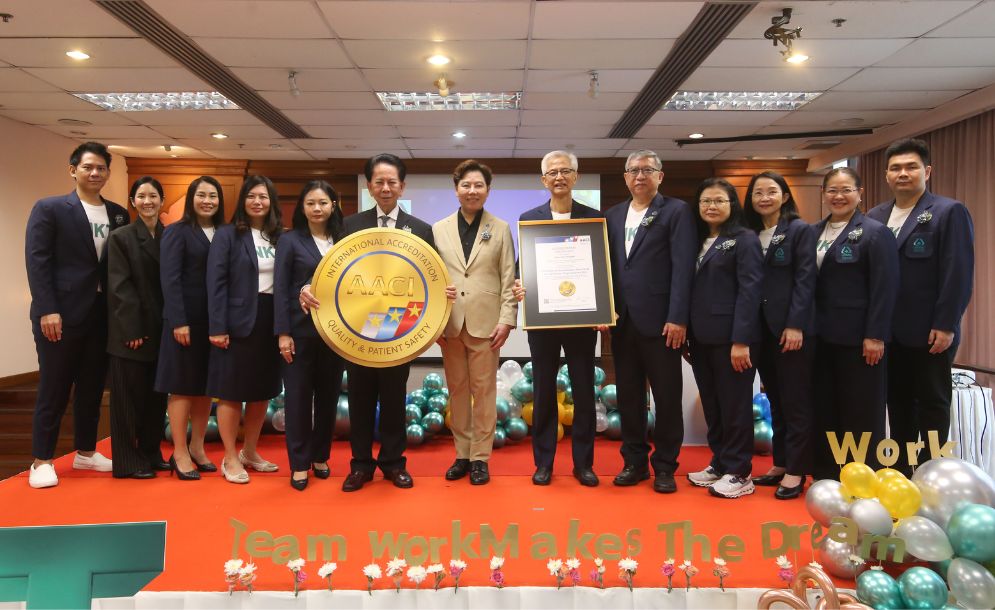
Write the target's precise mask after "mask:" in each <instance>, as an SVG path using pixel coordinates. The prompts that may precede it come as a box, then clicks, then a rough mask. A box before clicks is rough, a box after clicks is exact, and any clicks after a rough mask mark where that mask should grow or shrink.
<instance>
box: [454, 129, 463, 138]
mask: <svg viewBox="0 0 995 610" xmlns="http://www.w3.org/2000/svg"><path fill="white" fill-rule="evenodd" d="M453 137H454V138H459V139H462V138H465V137H466V134H465V133H463V132H462V131H455V132H453Z"/></svg>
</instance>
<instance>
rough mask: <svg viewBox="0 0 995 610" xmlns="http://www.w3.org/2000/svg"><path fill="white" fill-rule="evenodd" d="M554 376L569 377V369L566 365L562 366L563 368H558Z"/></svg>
mask: <svg viewBox="0 0 995 610" xmlns="http://www.w3.org/2000/svg"><path fill="white" fill-rule="evenodd" d="M556 374H557V375H565V376H567V377H569V376H570V367H568V366H567V365H565V364H564V365H563V366H561V367H560V370H558V371H556Z"/></svg>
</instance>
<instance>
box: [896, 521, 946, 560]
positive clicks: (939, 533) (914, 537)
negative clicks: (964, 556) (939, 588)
mask: <svg viewBox="0 0 995 610" xmlns="http://www.w3.org/2000/svg"><path fill="white" fill-rule="evenodd" d="M895 536H896V537H898V538H901V539H902V540H904V541H905V550H906V551H908V552H910V553H912V554H913V555H915V556H916V557H918V558H920V559H925V560H926V561H943V560H944V559H950V558H951V557H953V556H954V549H953V547H952V546H950V541H949V540H948V539H947V534H946V533H945V532H944V531H943V529H942V528H940V526H939V525H937V524H936V523H933V522H932V521H930V520H929V519H927V518H925V517H919V516H912V517H906V518H905V519H902V520H901V521H899V522H898V525H897V526H896V527H895Z"/></svg>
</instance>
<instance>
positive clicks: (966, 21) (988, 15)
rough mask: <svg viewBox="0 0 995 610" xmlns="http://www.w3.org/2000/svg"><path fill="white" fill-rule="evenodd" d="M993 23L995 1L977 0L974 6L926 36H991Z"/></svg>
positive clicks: (994, 18) (994, 21)
mask: <svg viewBox="0 0 995 610" xmlns="http://www.w3.org/2000/svg"><path fill="white" fill-rule="evenodd" d="M993 23H995V2H990V1H989V2H978V3H977V5H976V6H975V7H974V8H971V9H969V10H967V11H965V12H963V13H961V14H960V15H958V16H957V17H955V18H954V19H951V20H950V21H948V22H947V23H945V24H943V25H941V26H940V27H938V28H936V29H935V30H933V31H931V32H929V33H928V34H927V36H942V37H946V36H951V37H961V36H963V37H971V36H991V35H992V24H993Z"/></svg>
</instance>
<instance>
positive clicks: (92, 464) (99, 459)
mask: <svg viewBox="0 0 995 610" xmlns="http://www.w3.org/2000/svg"><path fill="white" fill-rule="evenodd" d="M113 464H114V463H113V462H112V461H111V460H109V459H107V458H106V457H104V456H103V455H101V454H100V452H99V451H94V452H93V455H91V456H90V457H87V456H85V455H83V454H81V453H80V452H79V451H77V452H76V457H74V458H73V468H75V469H76V470H96V471H97V472H110V471H111V467H112V466H113Z"/></svg>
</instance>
